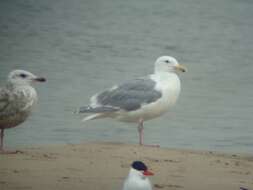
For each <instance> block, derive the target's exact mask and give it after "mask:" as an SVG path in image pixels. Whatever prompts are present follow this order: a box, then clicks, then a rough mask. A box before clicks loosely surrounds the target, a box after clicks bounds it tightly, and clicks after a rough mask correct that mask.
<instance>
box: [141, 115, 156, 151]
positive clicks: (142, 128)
mask: <svg viewBox="0 0 253 190" xmlns="http://www.w3.org/2000/svg"><path fill="white" fill-rule="evenodd" d="M143 123H144V120H143V119H142V118H141V119H139V122H138V132H139V145H141V146H148V147H160V145H145V144H143V131H144V127H143Z"/></svg>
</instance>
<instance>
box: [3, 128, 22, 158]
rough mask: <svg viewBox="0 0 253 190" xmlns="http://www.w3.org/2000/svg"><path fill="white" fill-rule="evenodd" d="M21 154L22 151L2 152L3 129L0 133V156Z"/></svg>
mask: <svg viewBox="0 0 253 190" xmlns="http://www.w3.org/2000/svg"><path fill="white" fill-rule="evenodd" d="M17 153H22V151H19V150H16V151H8V150H4V129H1V131H0V154H17Z"/></svg>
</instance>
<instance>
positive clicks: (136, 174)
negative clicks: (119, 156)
mask: <svg viewBox="0 0 253 190" xmlns="http://www.w3.org/2000/svg"><path fill="white" fill-rule="evenodd" d="M152 175H154V174H153V173H152V172H150V171H149V170H148V168H147V166H146V165H145V164H144V163H143V162H141V161H134V162H133V163H132V167H131V168H130V171H129V174H128V176H127V178H126V179H125V182H124V185H123V189H122V190H152V185H151V182H150V180H149V179H148V176H152Z"/></svg>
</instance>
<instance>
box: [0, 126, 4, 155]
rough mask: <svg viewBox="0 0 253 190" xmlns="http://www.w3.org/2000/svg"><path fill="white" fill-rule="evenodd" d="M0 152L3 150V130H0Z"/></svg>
mask: <svg viewBox="0 0 253 190" xmlns="http://www.w3.org/2000/svg"><path fill="white" fill-rule="evenodd" d="M0 138H1V140H0V152H2V151H3V150H4V129H1V131H0Z"/></svg>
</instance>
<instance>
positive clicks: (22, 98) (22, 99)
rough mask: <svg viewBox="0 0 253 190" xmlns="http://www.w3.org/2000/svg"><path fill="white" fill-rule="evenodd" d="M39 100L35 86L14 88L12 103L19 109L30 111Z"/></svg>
mask: <svg viewBox="0 0 253 190" xmlns="http://www.w3.org/2000/svg"><path fill="white" fill-rule="evenodd" d="M37 101H38V96H37V93H36V91H35V89H34V88H32V87H23V88H17V89H15V90H14V93H13V96H12V100H11V104H12V107H13V108H15V109H16V110H17V111H20V112H22V111H25V112H26V111H29V110H31V109H32V107H33V105H34V104H36V103H37Z"/></svg>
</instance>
